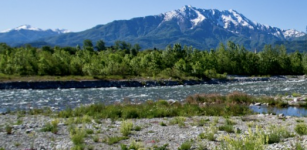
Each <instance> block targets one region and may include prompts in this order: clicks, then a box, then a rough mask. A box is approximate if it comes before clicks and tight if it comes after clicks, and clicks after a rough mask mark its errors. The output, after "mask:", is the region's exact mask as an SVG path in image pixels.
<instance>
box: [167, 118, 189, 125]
mask: <svg viewBox="0 0 307 150" xmlns="http://www.w3.org/2000/svg"><path fill="white" fill-rule="evenodd" d="M185 120H186V118H185V117H175V118H173V119H172V120H170V122H169V124H171V125H175V124H178V126H179V127H185Z"/></svg>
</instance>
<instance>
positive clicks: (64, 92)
mask: <svg viewBox="0 0 307 150" xmlns="http://www.w3.org/2000/svg"><path fill="white" fill-rule="evenodd" d="M306 87H307V81H306V80H294V81H261V82H237V83H225V84H203V85H194V86H170V87H167V86H164V87H134V88H115V87H113V88H89V89H75V88H72V89H48V90H31V89H28V90H24V89H14V90H0V111H4V110H6V109H11V110H15V109H25V108H26V109H27V108H31V107H34V108H42V107H45V106H48V107H55V108H59V109H64V108H66V107H72V108H74V107H76V106H79V105H82V104H91V103H107V104H108V103H113V102H121V101H123V100H124V99H129V100H131V101H146V100H159V99H164V100H170V99H173V100H179V101H181V100H184V99H185V98H186V97H187V96H189V95H193V94H198V93H221V94H227V93H231V92H233V91H240V92H244V93H247V94H250V95H277V94H286V93H288V94H291V93H293V92H296V93H301V94H307V93H306V91H307V90H306Z"/></svg>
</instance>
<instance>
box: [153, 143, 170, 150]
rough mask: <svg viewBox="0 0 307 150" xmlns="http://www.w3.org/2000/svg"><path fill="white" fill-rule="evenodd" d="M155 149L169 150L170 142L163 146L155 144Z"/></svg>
mask: <svg viewBox="0 0 307 150" xmlns="http://www.w3.org/2000/svg"><path fill="white" fill-rule="evenodd" d="M153 150H169V149H168V144H164V145H162V146H157V145H155V146H153Z"/></svg>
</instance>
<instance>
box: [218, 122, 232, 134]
mask: <svg viewBox="0 0 307 150" xmlns="http://www.w3.org/2000/svg"><path fill="white" fill-rule="evenodd" d="M218 128H219V130H221V131H226V132H227V133H234V129H233V126H232V125H228V124H225V125H222V126H219V127H218Z"/></svg>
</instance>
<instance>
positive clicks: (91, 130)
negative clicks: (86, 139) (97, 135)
mask: <svg viewBox="0 0 307 150" xmlns="http://www.w3.org/2000/svg"><path fill="white" fill-rule="evenodd" d="M85 132H86V134H93V133H94V130H93V129H86V130H85Z"/></svg>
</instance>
